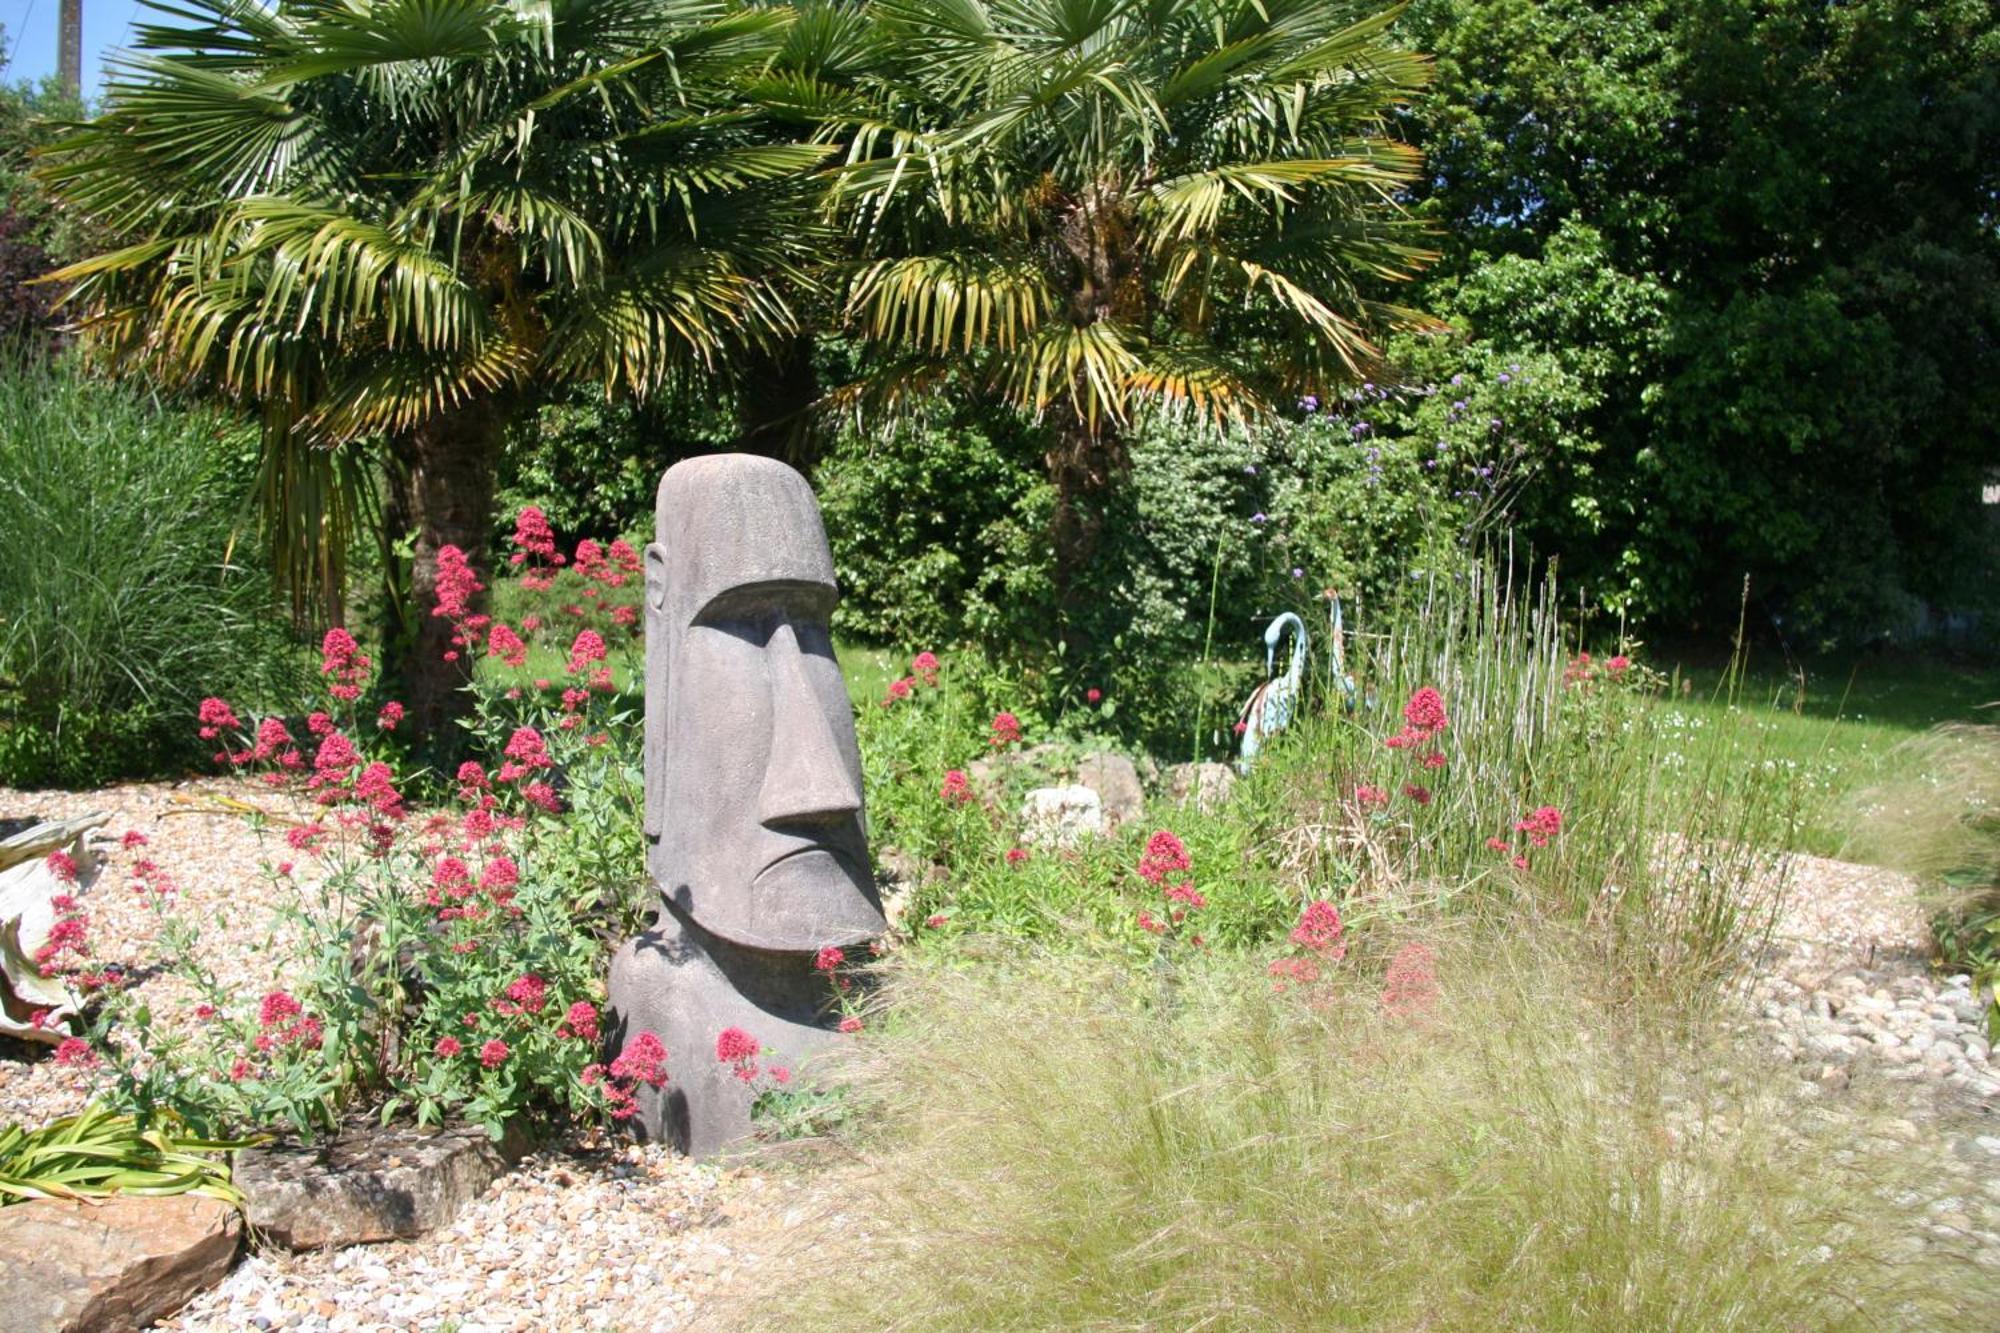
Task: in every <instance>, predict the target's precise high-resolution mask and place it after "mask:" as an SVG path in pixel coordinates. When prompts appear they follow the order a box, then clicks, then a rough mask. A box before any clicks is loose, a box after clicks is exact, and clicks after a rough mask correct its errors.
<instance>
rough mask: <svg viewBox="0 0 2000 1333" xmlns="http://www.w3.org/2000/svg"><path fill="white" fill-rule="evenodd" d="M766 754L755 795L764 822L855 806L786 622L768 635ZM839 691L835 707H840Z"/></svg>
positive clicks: (826, 816) (830, 818) (855, 795)
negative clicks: (768, 739)
mask: <svg viewBox="0 0 2000 1333" xmlns="http://www.w3.org/2000/svg"><path fill="white" fill-rule="evenodd" d="M769 651H770V653H771V658H772V663H771V758H770V761H769V763H768V764H767V765H766V766H765V769H764V787H763V790H762V791H761V792H760V793H759V794H758V799H757V818H758V819H759V820H760V821H761V822H762V823H765V824H769V825H784V824H832V823H838V822H839V821H841V820H843V819H849V818H852V817H853V816H854V815H855V814H857V813H858V812H859V811H860V809H861V787H860V784H859V782H858V781H857V779H856V777H855V775H854V774H853V773H852V772H851V771H850V770H849V767H848V764H847V757H846V755H845V753H844V752H843V749H842V747H841V745H840V742H839V740H838V739H837V738H836V737H835V735H834V730H833V723H832V720H831V719H829V718H828V717H827V714H826V706H827V705H826V701H825V700H824V699H823V698H822V697H821V695H820V691H819V690H818V688H817V687H816V686H815V685H814V682H813V680H812V676H811V673H810V671H809V670H808V664H807V660H806V657H805V654H804V653H802V652H800V651H799V644H798V639H797V637H796V636H795V635H794V633H793V632H792V627H791V626H790V625H780V626H779V627H778V628H777V630H775V631H774V632H773V633H772V635H771V641H770V646H769ZM846 702H847V701H846V698H845V692H844V691H843V692H842V697H841V699H840V701H839V706H841V707H845V706H846Z"/></svg>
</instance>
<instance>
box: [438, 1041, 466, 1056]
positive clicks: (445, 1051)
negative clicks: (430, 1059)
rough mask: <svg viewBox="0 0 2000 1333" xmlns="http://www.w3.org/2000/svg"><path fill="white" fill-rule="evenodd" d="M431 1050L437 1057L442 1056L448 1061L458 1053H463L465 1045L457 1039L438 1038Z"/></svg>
mask: <svg viewBox="0 0 2000 1333" xmlns="http://www.w3.org/2000/svg"><path fill="white" fill-rule="evenodd" d="M431 1049H432V1050H433V1051H435V1052H436V1053H437V1054H438V1055H440V1056H443V1057H444V1058H445V1059H447V1060H449V1059H451V1057H452V1056H454V1055H457V1054H458V1053H459V1052H461V1051H463V1050H464V1049H465V1044H464V1043H463V1042H461V1041H459V1039H458V1038H457V1037H439V1038H438V1039H437V1045H435V1046H433V1047H432V1048H431Z"/></svg>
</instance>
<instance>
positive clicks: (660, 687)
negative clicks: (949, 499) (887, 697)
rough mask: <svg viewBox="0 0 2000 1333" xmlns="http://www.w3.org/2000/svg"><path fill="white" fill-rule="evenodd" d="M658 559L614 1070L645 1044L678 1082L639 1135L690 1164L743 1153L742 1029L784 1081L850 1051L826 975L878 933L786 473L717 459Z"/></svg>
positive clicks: (843, 737) (697, 473) (831, 681)
mask: <svg viewBox="0 0 2000 1333" xmlns="http://www.w3.org/2000/svg"><path fill="white" fill-rule="evenodd" d="M653 534H654V540H653V543H652V544H651V545H650V546H648V547H647V548H646V608H645V615H646V811H645V831H646V841H647V853H646V857H647V870H648V872H649V877H650V879H651V881H652V883H653V886H654V887H655V889H657V891H658V892H659V895H660V899H659V910H658V912H657V914H656V915H655V917H654V919H653V922H652V925H651V926H650V927H649V928H648V929H647V930H645V931H643V932H641V933H640V934H639V935H636V936H634V937H633V938H632V939H630V940H628V941H626V942H625V944H624V946H623V947H622V948H620V949H619V950H618V952H617V953H616V954H615V955H614V956H613V958H612V962H611V976H610V981H609V986H608V990H609V1001H610V1010H611V1024H610V1028H609V1032H608V1037H609V1045H610V1048H611V1050H610V1052H609V1053H610V1054H614V1055H615V1054H616V1052H618V1051H619V1050H622V1049H623V1048H624V1047H625V1046H626V1045H628V1044H629V1043H630V1042H632V1041H633V1040H635V1039H636V1038H637V1036H638V1035H639V1034H641V1033H651V1034H653V1035H654V1036H656V1037H657V1038H659V1039H660V1040H661V1041H662V1042H663V1043H664V1044H665V1045H666V1048H667V1053H668V1065H669V1071H670V1072H669V1081H668V1082H667V1084H666V1085H665V1086H664V1087H662V1088H642V1089H641V1090H640V1092H639V1094H638V1103H639V1104H638V1119H637V1122H636V1123H637V1128H638V1129H639V1131H640V1132H641V1133H643V1134H645V1135H647V1136H648V1137H651V1138H659V1139H667V1140H670V1141H672V1142H673V1143H674V1144H676V1145H677V1146H679V1147H680V1148H681V1149H682V1150H684V1151H686V1152H688V1153H691V1154H693V1155H694V1156H697V1157H707V1156H711V1155H713V1154H715V1153H718V1152H721V1151H724V1150H726V1149H727V1148H728V1147H729V1146H730V1145H731V1144H734V1143H737V1142H740V1141H741V1140H743V1139H744V1138H745V1137H747V1136H748V1135H749V1134H750V1133H751V1123H750V1111H751V1106H752V1103H753V1100H754V1094H753V1092H752V1090H751V1088H750V1087H749V1085H748V1084H747V1083H745V1082H744V1081H742V1080H741V1079H740V1078H739V1077H738V1076H737V1075H736V1072H735V1071H733V1070H732V1069H731V1068H729V1067H728V1066H726V1065H724V1064H722V1063H721V1062H720V1061H719V1060H718V1058H717V1057H716V1053H717V1050H718V1047H717V1041H718V1036H719V1034H721V1033H723V1032H724V1031H725V1030H727V1029H731V1028H735V1029H739V1030H741V1031H742V1032H745V1033H748V1034H750V1035H751V1036H752V1037H754V1038H755V1039H756V1040H757V1042H758V1043H759V1044H760V1046H761V1047H762V1048H763V1049H764V1050H766V1051H771V1052H776V1053H778V1054H780V1055H782V1056H783V1058H785V1059H786V1060H788V1061H798V1060H801V1059H805V1058H807V1057H809V1056H810V1055H812V1054H813V1052H815V1051H816V1050H819V1049H822V1048H824V1047H825V1046H827V1045H829V1044H831V1043H833V1042H835V1041H837V1040H839V1035H838V1032H837V1030H836V1025H837V1021H838V1017H839V1015H838V1013H837V1012H836V1011H835V1007H834V1004H833V1001H834V998H835V995H834V990H833V983H832V982H831V981H830V979H829V978H828V977H827V976H826V975H825V974H824V973H821V972H819V971H817V970H815V968H814V966H813V961H814V955H815V954H816V953H817V952H818V951H819V950H821V949H824V948H827V947H829V946H833V947H842V946H848V945H853V944H857V943H859V942H861V941H863V940H868V939H872V938H874V937H875V936H877V935H880V934H881V933H882V932H883V930H884V929H885V928H886V927H885V923H884V921H883V918H882V905H881V900H880V898H879V897H878V896H877V894H876V890H875V881H874V878H873V876H872V875H871V874H870V871H869V865H868V845H867V838H866V835H865V833H864V830H863V824H862V788H861V756H860V752H859V749H858V748H857V747H856V745H855V740H854V714H853V710H852V706H851V705H850V704H849V702H848V697H847V687H846V685H845V684H844V683H843V682H842V680H841V676H840V666H839V664H838V663H837V662H836V661H835V660H834V656H833V639H832V636H831V634H830V633H829V630H828V617H829V615H830V614H831V613H832V611H833V604H834V598H835V591H836V590H835V587H834V581H833V557H832V554H831V552H830V551H829V550H828V548H827V543H826V530H825V528H824V527H823V526H822V525H821V523H820V517H819V506H818V505H817V504H816V503H815V502H814V500H813V495H812V491H811V489H810V488H809V487H808V486H807V485H806V482H805V478H803V477H801V476H800V475H799V474H798V473H796V472H794V471H792V469H790V468H788V467H786V466H785V465H784V464H782V463H779V462H775V461H773V460H771V459H768V458H757V457H752V456H750V455H747V454H718V455H714V456H711V457H707V458H698V459H692V460H689V461H687V462H684V463H680V464H677V465H675V466H674V467H673V468H671V469H670V470H669V471H668V472H667V475H666V476H665V477H664V478H662V479H661V481H660V492H659V505H658V509H657V511H656V513H655V516H654V529H653Z"/></svg>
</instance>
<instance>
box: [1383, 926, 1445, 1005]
mask: <svg viewBox="0 0 2000 1333" xmlns="http://www.w3.org/2000/svg"><path fill="white" fill-rule="evenodd" d="M1437 999H1438V980H1437V955H1436V954H1434V953H1432V952H1431V949H1430V946H1429V945H1425V944H1405V945H1404V946H1403V947H1402V948H1400V949H1398V950H1396V956H1395V957H1394V958H1391V959H1390V960H1389V970H1388V973H1387V974H1386V975H1385V976H1384V978H1383V985H1382V1007H1383V1008H1384V1009H1386V1010H1388V1011H1389V1012H1390V1013H1392V1014H1395V1015H1397V1016H1398V1017H1404V1018H1407V1017H1410V1016H1412V1015H1415V1014H1419V1013H1422V1012H1424V1011H1425V1010H1428V1009H1430V1008H1431V1007H1432V1006H1433V1005H1435V1004H1436V1003H1437Z"/></svg>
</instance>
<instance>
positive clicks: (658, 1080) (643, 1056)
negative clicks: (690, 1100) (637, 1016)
mask: <svg viewBox="0 0 2000 1333" xmlns="http://www.w3.org/2000/svg"><path fill="white" fill-rule="evenodd" d="M611 1077H613V1078H615V1079H623V1080H625V1081H626V1082H628V1083H644V1084H646V1085H647V1086H648V1087H653V1088H657V1087H659V1086H660V1085H661V1084H662V1083H665V1082H666V1081H667V1047H666V1044H665V1043H664V1042H662V1041H661V1040H660V1039H659V1038H658V1037H657V1036H655V1035H654V1034H653V1033H651V1032H641V1033H639V1034H638V1035H637V1036H635V1037H633V1038H632V1040H631V1041H629V1042H627V1043H626V1044H625V1049H624V1050H622V1051H620V1052H619V1053H618V1058H617V1059H616V1060H613V1061H612V1062H611Z"/></svg>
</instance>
